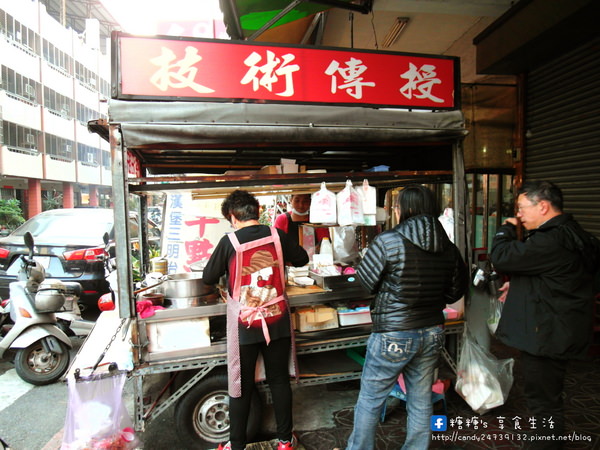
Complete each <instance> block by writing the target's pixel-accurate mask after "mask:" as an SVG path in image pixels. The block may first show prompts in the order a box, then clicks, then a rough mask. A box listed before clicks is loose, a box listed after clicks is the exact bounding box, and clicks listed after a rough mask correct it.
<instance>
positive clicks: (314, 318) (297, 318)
mask: <svg viewBox="0 0 600 450" xmlns="http://www.w3.org/2000/svg"><path fill="white" fill-rule="evenodd" d="M338 327H339V323H338V315H337V311H336V310H335V309H333V308H330V307H328V306H325V305H314V306H302V307H299V308H296V312H295V313H294V328H295V329H296V330H298V331H300V332H306V331H320V330H329V329H332V328H338Z"/></svg>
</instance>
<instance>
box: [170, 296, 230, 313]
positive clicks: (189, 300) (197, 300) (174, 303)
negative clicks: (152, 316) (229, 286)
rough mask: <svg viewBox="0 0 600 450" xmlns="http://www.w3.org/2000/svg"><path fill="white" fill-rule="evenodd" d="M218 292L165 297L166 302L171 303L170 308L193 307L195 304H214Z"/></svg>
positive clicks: (217, 298)
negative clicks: (194, 295) (195, 295)
mask: <svg viewBox="0 0 600 450" xmlns="http://www.w3.org/2000/svg"><path fill="white" fill-rule="evenodd" d="M219 298H220V296H219V293H218V292H213V293H212V294H207V295H202V296H200V297H171V298H168V299H167V302H168V303H170V304H171V307H172V308H175V309H182V308H193V307H195V306H203V305H214V304H215V303H217V302H218V301H219Z"/></svg>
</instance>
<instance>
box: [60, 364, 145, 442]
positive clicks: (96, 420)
mask: <svg viewBox="0 0 600 450" xmlns="http://www.w3.org/2000/svg"><path fill="white" fill-rule="evenodd" d="M126 376H127V373H126V372H125V371H122V372H117V373H109V374H103V375H91V376H89V377H81V378H79V379H76V378H74V377H69V379H68V387H69V403H68V404H67V417H66V420H65V431H64V437H63V442H62V446H61V449H62V450H83V449H86V450H87V449H107V448H111V449H120V450H121V449H123V450H128V449H134V448H137V447H139V445H140V441H139V440H138V438H137V436H136V435H135V432H134V430H133V423H132V421H131V418H130V417H129V414H128V413H127V409H126V407H125V404H124V402H123V386H124V385H125V378H126Z"/></svg>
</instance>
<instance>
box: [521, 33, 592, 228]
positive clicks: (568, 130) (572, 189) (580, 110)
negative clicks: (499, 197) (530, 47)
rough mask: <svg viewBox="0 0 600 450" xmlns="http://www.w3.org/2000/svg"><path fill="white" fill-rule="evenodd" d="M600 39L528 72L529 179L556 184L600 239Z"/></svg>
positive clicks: (567, 203) (573, 210)
mask: <svg viewBox="0 0 600 450" xmlns="http://www.w3.org/2000/svg"><path fill="white" fill-rule="evenodd" d="M599 48H600V38H596V39H594V40H592V41H590V42H588V43H586V44H585V45H582V46H581V47H578V48H576V49H574V50H572V51H570V52H568V53H565V54H563V55H561V56H559V57H557V58H556V59H554V60H552V61H550V62H548V63H546V64H545V65H542V66H540V67H537V68H536V69H535V70H532V71H531V72H530V73H529V74H528V80H527V100H526V102H527V106H526V108H527V110H526V152H525V180H536V179H537V180H540V179H545V180H549V181H553V182H555V183H556V184H557V185H558V186H559V187H560V188H561V189H562V190H563V194H564V207H565V211H566V212H570V213H572V214H574V216H575V218H576V219H577V220H578V222H579V223H580V224H581V225H582V226H583V228H585V229H586V230H587V231H589V232H591V233H593V234H595V235H596V236H597V237H600V126H599V123H598V122H599V120H600V115H599V114H598V110H599V105H600V58H598V50H599Z"/></svg>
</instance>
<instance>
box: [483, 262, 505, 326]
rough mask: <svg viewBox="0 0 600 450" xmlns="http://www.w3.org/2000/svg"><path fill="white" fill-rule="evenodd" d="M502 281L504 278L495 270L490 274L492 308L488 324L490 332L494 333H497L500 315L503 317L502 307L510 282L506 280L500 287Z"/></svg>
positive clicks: (490, 306)
mask: <svg viewBox="0 0 600 450" xmlns="http://www.w3.org/2000/svg"><path fill="white" fill-rule="evenodd" d="M501 282H502V280H500V276H499V275H498V274H497V273H496V272H495V271H494V272H492V273H491V274H490V282H489V296H490V305H489V308H490V310H489V313H488V318H487V324H488V328H489V330H490V333H492V334H496V329H497V328H498V323H499V322H500V317H502V308H503V307H504V302H505V301H506V295H507V294H508V287H509V283H508V282H505V283H504V284H503V285H502V286H501V287H499V284H500V283H501Z"/></svg>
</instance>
